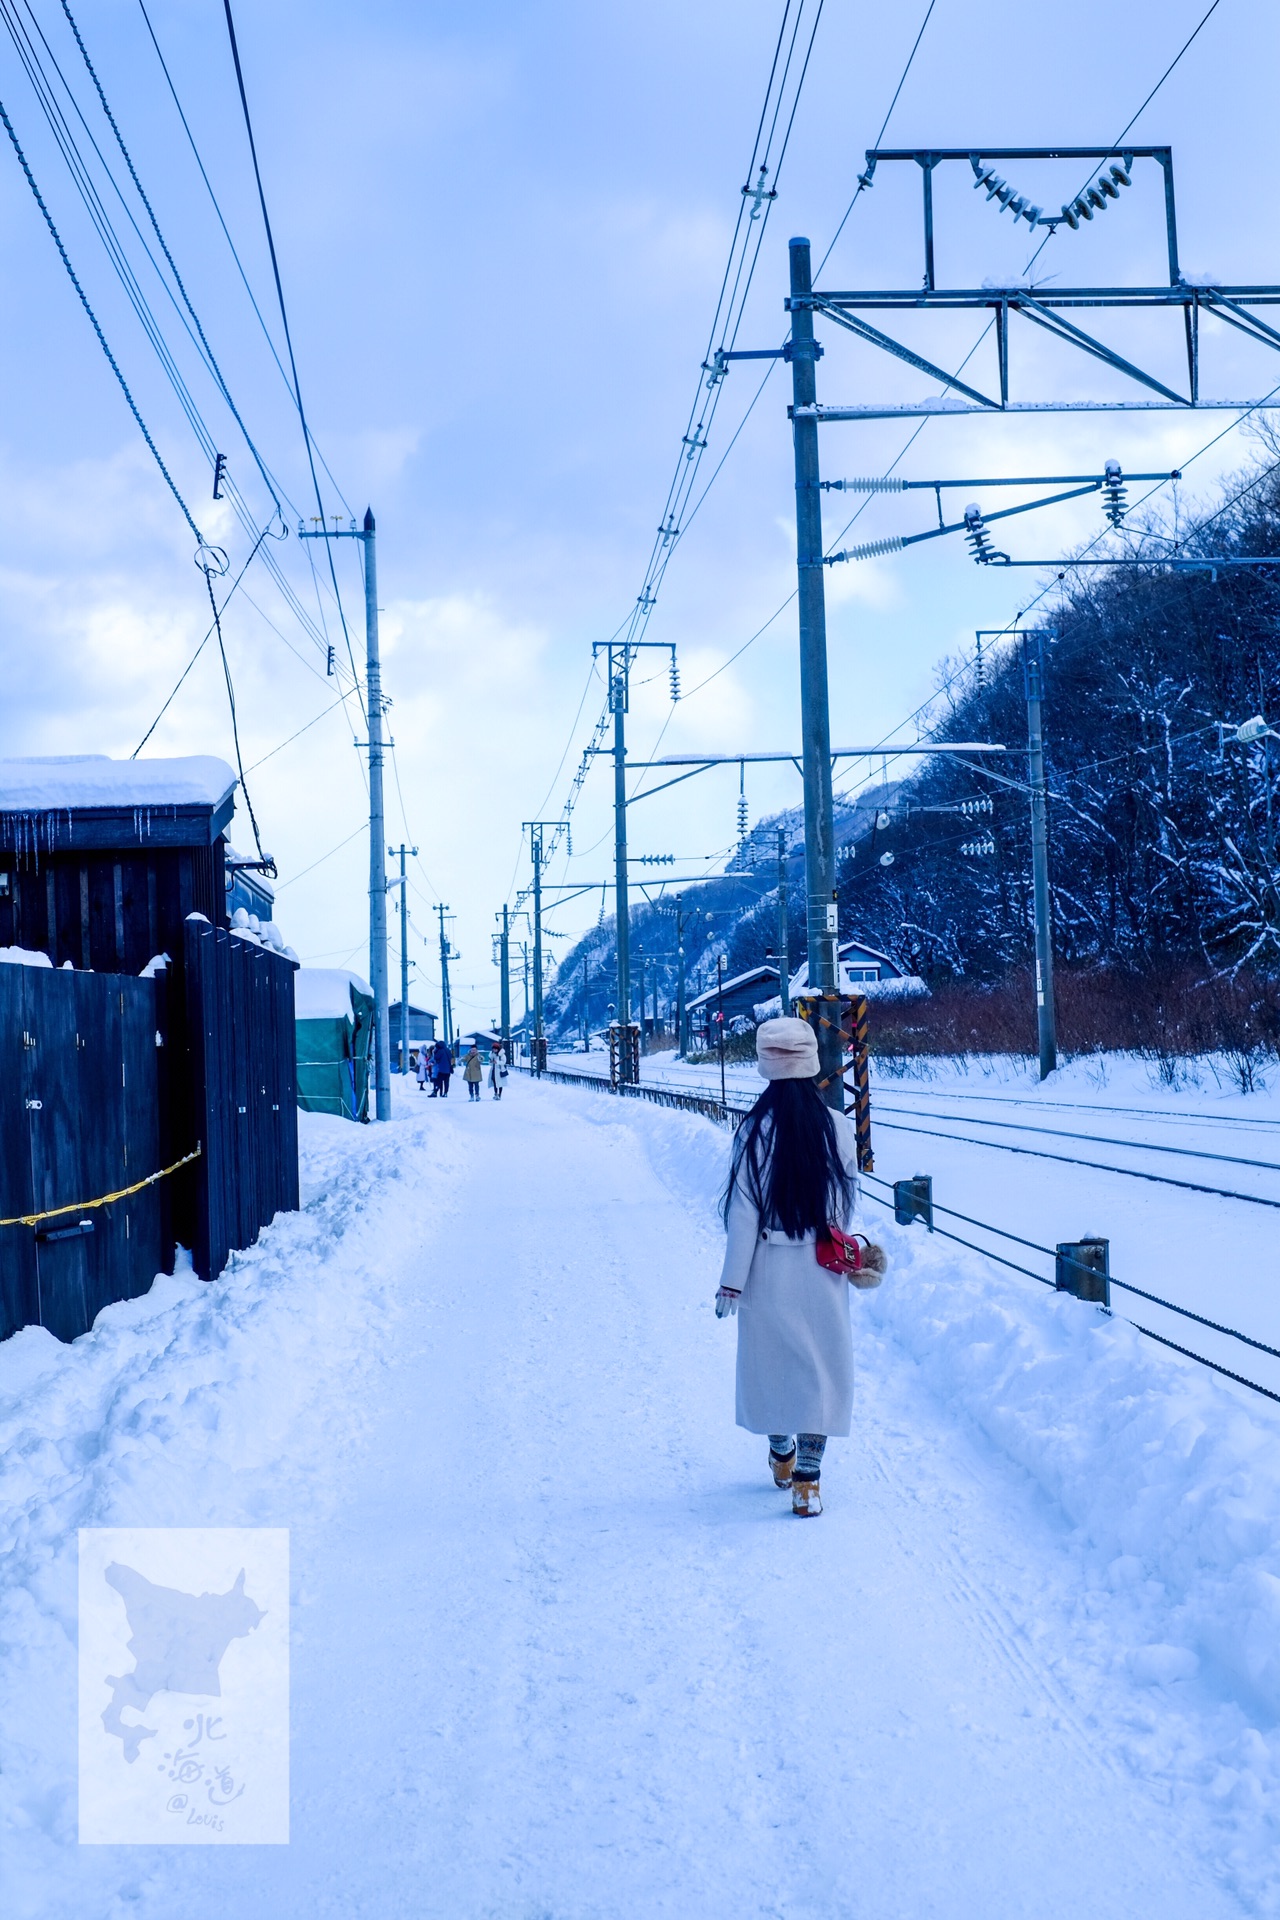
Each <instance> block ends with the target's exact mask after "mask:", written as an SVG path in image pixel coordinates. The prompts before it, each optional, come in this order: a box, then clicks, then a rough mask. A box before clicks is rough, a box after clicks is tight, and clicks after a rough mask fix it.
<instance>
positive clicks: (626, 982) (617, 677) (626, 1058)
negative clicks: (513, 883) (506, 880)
mask: <svg viewBox="0 0 1280 1920" xmlns="http://www.w3.org/2000/svg"><path fill="white" fill-rule="evenodd" d="M609 664H610V667H611V669H613V670H612V671H611V673H610V678H609V699H610V701H611V702H612V705H613V872H614V899H615V903H616V913H615V919H616V921H617V935H618V1024H619V1026H620V1027H621V1028H622V1033H623V1036H625V1035H626V1031H627V1029H628V1027H629V1026H630V1025H631V906H630V901H629V898H628V894H627V691H628V684H629V680H630V673H629V669H628V663H627V655H626V653H625V651H624V653H623V655H622V658H621V661H620V662H619V664H618V666H617V667H616V668H614V666H613V661H612V659H611V660H610V662H609ZM630 1077H631V1049H630V1047H629V1046H628V1045H626V1044H625V1043H624V1044H623V1046H622V1048H621V1050H620V1052H619V1078H620V1079H622V1080H629V1079H630Z"/></svg>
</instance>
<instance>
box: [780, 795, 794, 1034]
mask: <svg viewBox="0 0 1280 1920" xmlns="http://www.w3.org/2000/svg"><path fill="white" fill-rule="evenodd" d="M787 918H788V904H787V830H786V828H785V827H779V828H778V997H779V999H780V1000H781V1002H782V1013H783V1018H784V1019H785V1018H786V1017H787V1016H788V1015H789V1014H790V1012H791V990H790V980H791V955H790V952H789V950H788V945H787V942H788V938H789V936H788V932H787Z"/></svg>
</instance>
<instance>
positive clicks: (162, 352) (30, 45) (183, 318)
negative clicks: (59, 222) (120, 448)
mask: <svg viewBox="0 0 1280 1920" xmlns="http://www.w3.org/2000/svg"><path fill="white" fill-rule="evenodd" d="M24 4H26V5H27V11H28V13H30V12H31V9H30V6H29V4H28V0H24ZM0 11H2V12H3V17H4V20H5V24H6V27H7V28H8V31H9V33H10V37H11V39H12V40H13V42H14V46H15V49H16V51H17V52H18V54H19V58H20V60H21V61H22V64H23V66H24V69H25V71H26V72H27V75H28V78H29V79H30V80H31V84H32V88H33V91H34V92H35V93H36V97H37V100H38V102H39V104H40V106H41V109H42V111H43V112H44V115H45V118H46V121H47V122H48V125H49V128H50V131H51V133H52V134H53V136H54V139H55V142H56V143H57V145H58V147H59V150H60V151H61V153H62V155H63V158H64V160H65V161H66V163H67V166H68V170H69V171H70V173H71V176H72V180H73V184H74V185H75V186H76V188H77V191H78V192H79V194H80V197H81V199H82V201H83V203H84V205H85V209H86V211H87V213H88V214H89V217H90V220H91V222H92V223H93V225H94V227H95V229H96V230H97V232H98V235H99V237H100V239H101V240H102V242H103V245H104V247H105V249H106V252H107V255H108V258H109V260H110V261H111V264H112V266H113V268H114V270H115V271H116V274H117V277H118V278H119V279H120V281H121V284H122V286H123V287H124V290H125V293H126V296H127V298H128V299H129V301H130V304H131V305H132V306H133V308H134V311H135V313H136V314H137V317H138V319H139V321H140V322H141V324H142V326H143V329H144V332H145V333H146V334H147V337H148V339H149V340H150V342H151V344H152V346H153V348H154V350H155V351H156V354H157V357H158V358H159V360H160V364H161V367H162V369H163V371H164V372H165V375H166V377H167V378H168V379H169V382H170V384H171V386H172V387H173V389H174V392H175V395H176V396H177V398H178V401H179V404H180V405H181V407H182V409H183V411H184V413H185V414H186V416H187V419H188V422H189V424H190V425H191V427H192V429H193V431H194V432H195V435H196V438H197V441H198V443H199V444H200V446H201V448H202V450H203V452H204V453H205V456H206V458H207V459H208V460H209V461H210V463H211V464H212V462H213V459H214V448H215V442H214V438H213V435H212V433H211V432H210V431H209V428H208V426H207V423H206V422H205V421H204V419H203V417H202V416H201V414H200V410H199V407H198V406H197V404H196V402H195V400H194V398H193V396H192V394H191V391H190V388H189V387H188V386H187V383H186V382H185V380H184V379H183V377H182V375H181V372H180V370H179V369H178V366H177V362H176V360H175V359H174V357H173V354H172V353H171V351H170V350H169V348H168V346H167V344H166V342H165V340H164V336H163V331H162V329H161V327H160V325H159V322H158V321H157V319H156V316H155V314H154V312H153V311H152V309H151V307H150V303H149V302H148V301H147V299H146V295H145V294H144V293H143V291H142V288H141V285H140V283H139V282H138V279H137V276H136V275H135V274H134V272H133V270H132V268H131V266H130V265H129V262H128V258H127V255H126V253H125V250H124V247H123V245H122V243H121V241H120V238H119V235H118V234H117V233H116V230H115V228H114V225H113V224H112V222H111V219H110V216H109V214H108V213H107V211H106V208H105V206H104V204H103V202H102V199H101V196H100V195H99V194H98V192H97V189H96V188H95V187H94V184H93V181H92V177H91V175H90V172H89V168H88V166H87V163H86V162H85V160H84V157H83V155H82V154H81V152H80V150H79V147H78V145H77V142H76V140H75V136H74V134H73V133H72V130H71V127H70V124H69V122H68V121H67V119H66V116H65V114H64V113H63V112H62V110H61V108H60V107H59V106H58V103H57V100H56V98H55V97H54V94H53V91H52V86H51V83H50V82H49V81H48V79H47V78H46V76H45V74H44V72H43V68H42V65H41V60H40V55H39V52H38V50H37V49H36V47H35V44H34V42H33V41H32V40H31V37H30V35H29V34H28V33H27V32H26V30H25V28H24V27H23V26H22V23H21V21H20V20H19V19H18V18H17V16H16V14H15V13H14V11H13V10H12V8H11V7H10V6H9V5H8V4H7V3H6V4H3V6H2V7H0ZM31 17H32V20H33V22H34V24H35V26H36V31H37V33H38V35H39V38H40V40H41V43H42V44H43V46H44V48H45V50H46V53H47V54H48V57H49V60H50V63H51V65H52V68H53V71H54V72H55V73H56V74H57V77H58V80H59V82H60V83H61V86H62V88H63V91H64V92H65V94H66V96H67V98H68V100H69V101H70V102H71V105H72V108H73V109H74V111H75V113H76V116H77V118H78V119H79V121H80V124H81V126H82V127H83V128H84V131H85V134H86V136H87V138H88V140H89V143H90V145H91V147H92V149H93V152H94V154H95V155H96V156H97V159H98V162H99V164H100V166H101V167H102V170H103V173H104V174H105V176H106V178H107V180H108V181H109V182H110V185H111V187H112V189H113V191H114V193H115V195H116V198H117V199H118V200H119V202H120V204H121V206H122V208H123V209H124V212H125V214H126V217H127V218H128V220H129V223H130V225H131V227H132V228H133V231H134V233H135V234H136V235H137V238H138V240H139V243H140V245H141V246H142V248H143V251H144V253H145V254H146V256H147V259H148V260H149V262H150V264H151V266H152V268H153V270H154V271H155V273H156V275H157V278H158V279H159V281H160V284H161V285H162V287H163V288H164V291H165V294H166V297H167V298H168V299H169V301H170V303H171V304H172V305H173V307H174V310H175V312H176V313H177V315H178V318H179V320H180V322H181V324H182V326H183V328H184V331H185V332H186V334H187V336H188V338H189V339H190V340H191V341H192V344H193V346H195V347H196V350H197V353H198V354H199V356H200V358H201V360H202V362H203V363H204V364H205V365H206V366H208V367H209V369H210V371H211V373H212V374H213V375H214V377H215V380H216V382H217V384H218V386H219V391H220V392H221V393H222V394H223V397H224V398H225V399H226V400H227V402H228V405H229V406H230V408H231V411H232V412H233V414H236V415H237V418H239V416H238V414H237V410H236V408H235V405H234V402H233V401H232V399H231V396H230V393H229V392H228V391H227V387H226V382H225V381H224V380H223V379H222V377H221V373H220V370H219V369H218V367H217V363H216V360H215V359H214V358H213V355H212V351H211V349H210V348H209V346H208V342H207V339H206V338H205V335H204V330H203V327H202V325H201V323H200V321H199V317H198V315H197V314H196V312H195V309H194V306H193V304H192V303H191V302H190V300H189V299H188V298H187V296H186V289H185V285H184V284H183V283H182V281H181V276H180V274H179V272H178V269H177V267H176V264H175V263H174V262H173V255H172V251H171V249H170V248H169V247H168V244H167V242H166V241H165V239H164V235H163V232H162V231H161V230H160V227H159V223H158V221H157V219H156V216H155V214H154V210H153V209H152V207H151V203H150V201H149V199H148V197H147V195H146V193H145V190H144V189H143V187H142V184H141V180H140V178H139V176H138V174H137V171H136V168H135V167H134V166H133V163H132V159H131V156H130V155H129V154H128V150H127V148H126V147H125V145H124V142H123V139H122V137H121V136H120V133H119V128H118V124H117V122H116V120H115V116H114V114H113V113H112V110H111V107H110V104H109V102H108V101H107V99H106V95H105V89H103V87H102V85H101V82H100V80H98V77H97V74H96V70H95V69H94V68H93V66H92V62H91V60H90V59H89V56H88V53H87V50H86V49H85V48H84V43H83V40H82V38H81V37H80V36H79V33H78V29H77V28H76V25H75V21H74V18H73V17H72V16H70V14H68V19H69V22H70V24H71V26H72V28H73V31H75V32H76V35H77V40H78V43H79V45H80V47H81V51H82V54H83V56H84V59H85V64H86V66H87V67H88V68H89V71H90V73H91V75H92V77H93V78H94V81H95V86H96V89H97V92H98V97H99V100H100V102H101V104H102V106H103V110H104V113H105V114H106V116H107V118H108V120H109V122H110V123H111V124H112V126H113V129H114V131H115V133H116V137H117V142H118V144H119V145H120V147H121V151H122V153H124V156H125V159H126V164H127V165H128V166H129V170H130V173H131V176H132V178H133V180H134V184H135V187H136V188H137V191H138V193H139V195H140V197H141V198H142V200H143V204H144V206H146V208H147V210H148V214H149V216H150V218H151V221H152V225H153V228H154V230H155V232H156V236H157V239H158V240H159V242H160V245H161V247H162V249H163V251H164V253H165V256H166V258H167V260H168V261H169V263H170V265H171V268H172V271H173V274H174V278H175V280H176V281H177V282H178V284H179V286H180V289H181V291H182V294H183V297H184V301H185V304H186V307H187V309H188V310H189V312H190V316H191V319H190V321H189V320H188V317H187V313H186V312H184V311H183V308H182V307H180V306H179V305H178V302H177V300H176V299H175V296H174V294H173V290H172V288H171V287H170V286H169V284H168V281H167V280H166V279H165V276H164V274H163V273H162V272H161V269H160V266H159V263H158V262H157V260H156V258H155V255H154V254H153V253H152V252H151V249H150V247H149V245H148V243H147V240H146V237H145V235H144V234H143V233H142V232H141V229H140V228H139V227H138V223H137V221H136V219H135V218H134V216H133V214H132V211H131V210H130V208H129V206H128V202H127V201H126V199H125V197H124V195H123V193H122V191H121V188H120V185H119V182H118V181H117V180H116V178H115V175H114V174H113V172H112V170H111V167H110V165H109V163H108V161H107V159H106V156H105V155H104V154H103V152H102V149H101V147H100V146H99V145H98V142H97V140H96V139H95V138H94V135H93V133H92V130H91V129H90V128H89V126H88V123H87V121H86V120H85V118H84V114H83V112H82V111H81V109H80V106H79V102H78V101H77V99H76V97H75V94H74V90H73V89H72V88H71V87H70V84H69V82H68V81H67V78H66V75H65V74H64V73H63V71H62V68H61V66H60V65H59V63H58V61H57V58H56V56H55V55H54V54H53V52H52V49H51V48H50V47H49V43H48V40H47V38H46V37H45V35H44V33H43V30H42V29H41V28H40V26H39V22H38V21H37V20H35V16H34V14H32V15H31ZM191 321H194V323H195V326H196V329H197V332H196V333H193V332H192V325H191ZM240 424H241V427H242V430H243V431H245V435H246V439H247V440H248V439H250V436H249V435H248V433H247V430H245V429H244V424H243V421H241V423H240ZM251 444H252V442H251ZM254 452H255V458H257V460H258V464H259V467H260V470H261V471H262V473H263V477H264V479H265V480H266V482H267V485H268V488H269V491H270V492H271V495H272V501H273V508H274V510H275V511H274V512H273V516H272V520H273V521H274V519H275V517H276V515H277V514H278V513H279V501H278V497H277V493H278V492H283V489H280V488H279V483H278V482H276V481H275V480H274V477H273V476H272V475H271V474H270V470H269V469H268V468H267V466H266V463H265V461H263V460H262V459H261V457H260V456H259V455H258V454H257V449H256V447H255V448H254ZM225 485H226V493H227V497H228V498H229V499H230V501H231V504H232V507H233V510H234V511H235V513H236V516H237V518H238V519H239V520H240V522H241V524H242V526H243V527H244V528H245V531H246V532H247V533H249V534H250V535H251V536H253V537H254V540H255V545H256V544H257V543H258V540H259V537H260V529H259V527H258V523H257V520H256V518H255V516H254V515H253V514H252V512H251V510H250V509H249V508H248V506H247V504H246V503H245V502H244V500H243V497H242V496H241V494H240V492H239V489H238V488H237V487H236V485H235V482H234V479H233V477H232V476H231V475H227V476H226V480H225ZM285 497H286V499H287V495H286V496H285ZM271 525H272V522H268V529H270V528H271ZM283 531H284V529H283V528H282V533H283ZM273 537H274V535H273ZM263 558H264V564H265V565H266V566H267V568H268V571H269V572H270V573H271V575H272V577H273V579H274V580H275V583H276V585H277V587H278V589H279V590H280V591H281V593H282V595H283V597H284V598H285V600H286V603H287V604H289V605H290V606H291V609H292V611H293V612H294V613H295V615H297V616H298V617H300V618H301V621H302V624H303V626H304V629H306V630H307V631H309V632H310V633H311V634H312V637H313V638H314V639H316V643H317V645H320V646H322V647H323V642H322V641H321V640H320V639H319V637H318V635H316V633H315V630H314V628H313V627H312V625H311V623H310V622H309V620H308V619H307V616H306V614H305V610H304V609H303V608H302V607H301V605H300V603H298V601H297V599H296V595H294V594H293V591H292V588H291V587H290V585H289V583H288V581H287V580H286V578H285V576H284V575H283V573H282V571H281V569H280V567H279V564H278V562H277V560H276V558H275V555H274V554H273V553H272V552H271V551H270V550H269V549H268V550H267V552H266V553H265V554H264V556H263ZM246 597H247V596H246ZM277 631H278V629H277ZM343 671H344V672H345V669H343ZM339 679H340V683H341V676H339Z"/></svg>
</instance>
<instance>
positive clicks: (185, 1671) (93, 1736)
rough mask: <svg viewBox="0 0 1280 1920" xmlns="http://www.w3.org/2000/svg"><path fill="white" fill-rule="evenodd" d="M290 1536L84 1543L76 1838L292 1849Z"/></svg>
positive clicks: (235, 1534)
mask: <svg viewBox="0 0 1280 1920" xmlns="http://www.w3.org/2000/svg"><path fill="white" fill-rule="evenodd" d="M288 1610H289V1583H288V1534H287V1532H286V1531H284V1530H283V1529H280V1528H88V1529H85V1530H84V1531H82V1532H81V1535H80V1839H81V1841H82V1843H85V1844H112V1843H116V1844H134V1845H136V1844H139V1843H147V1842H151V1843H159V1844H162V1845H165V1844H168V1845H172V1844H203V1845H208V1844H211V1843H212V1844H217V1843H222V1844H226V1843H228V1842H230V1843H233V1844H234V1843H240V1844H256V1845H262V1844H263V1843H264V1842H266V1843H271V1842H276V1843H281V1842H284V1841H287V1840H288V1837H289V1836H288V1812H289V1809H288V1750H289V1747H288V1742H289V1729H288V1709H289V1683H288V1655H289V1644H288Z"/></svg>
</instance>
